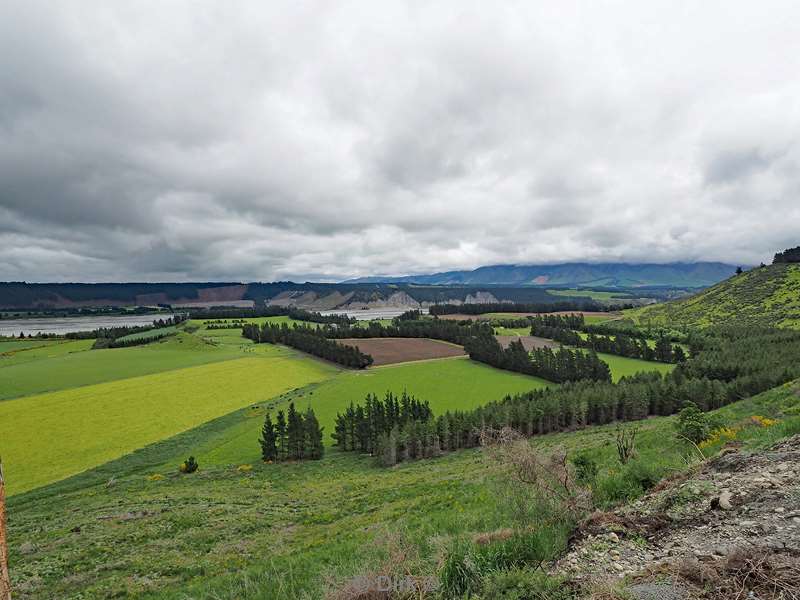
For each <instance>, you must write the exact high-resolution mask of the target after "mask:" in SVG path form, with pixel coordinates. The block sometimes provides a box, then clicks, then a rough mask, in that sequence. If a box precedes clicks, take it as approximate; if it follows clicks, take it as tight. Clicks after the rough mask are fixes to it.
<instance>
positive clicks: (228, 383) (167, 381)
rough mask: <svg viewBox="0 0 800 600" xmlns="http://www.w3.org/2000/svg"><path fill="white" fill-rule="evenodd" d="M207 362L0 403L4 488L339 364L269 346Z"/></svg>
mask: <svg viewBox="0 0 800 600" xmlns="http://www.w3.org/2000/svg"><path fill="white" fill-rule="evenodd" d="M273 349H274V353H273V355H272V356H269V355H266V354H262V355H258V356H253V357H249V358H240V359H237V360H229V361H224V362H219V363H215V364H210V365H204V366H198V367H190V368H186V369H178V370H172V371H168V372H165V373H158V374H154V375H146V376H142V377H131V378H128V379H120V380H118V381H112V382H108V383H101V384H97V385H88V386H83V387H78V388H74V389H68V390H64V391H60V392H54V393H50V394H43V395H40V396H32V397H26V398H18V399H14V400H8V401H5V402H2V403H0V422H2V423H12V424H13V427H6V428H4V431H3V438H2V455H3V461H4V465H5V469H6V473H7V475H8V482H9V483H8V490H9V493H11V494H15V493H20V492H24V491H26V490H29V489H32V488H34V487H37V486H40V485H44V484H47V483H51V482H53V481H57V480H59V479H63V478H64V477H68V476H69V475H73V474H75V473H78V472H80V471H83V470H85V469H88V468H91V467H94V466H97V465H99V464H102V463H104V462H106V461H108V460H111V459H114V458H117V457H119V456H122V455H123V454H126V453H128V452H132V451H133V450H135V449H137V448H140V447H142V446H144V445H147V444H151V443H153V442H156V441H158V440H161V439H164V438H167V437H170V436H173V435H175V434H176V433H179V432H181V431H185V430H187V429H190V428H192V427H196V426H197V425H200V424H201V423H204V422H206V421H208V420H210V419H213V418H215V417H218V416H220V415H224V414H226V413H229V412H231V411H234V410H236V409H238V408H241V407H243V406H247V405H249V404H253V403H256V402H259V401H262V400H265V399H268V398H272V397H273V396H276V395H278V394H281V393H283V392H285V391H287V390H291V389H294V388H297V387H302V386H305V385H308V384H309V383H313V382H318V381H322V380H324V379H326V378H328V377H331V376H333V375H334V374H335V373H336V372H337V369H335V368H333V367H331V366H329V365H326V364H323V363H322V362H320V361H316V360H313V359H310V358H302V357H299V356H295V355H288V351H287V350H285V349H282V348H277V347H273Z"/></svg>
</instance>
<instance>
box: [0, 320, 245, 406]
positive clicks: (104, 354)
mask: <svg viewBox="0 0 800 600" xmlns="http://www.w3.org/2000/svg"><path fill="white" fill-rule="evenodd" d="M245 341H247V342H248V343H250V342H249V340H245ZM93 343H94V340H81V341H79V342H67V343H64V344H60V345H58V346H49V347H47V348H39V349H36V350H26V351H24V352H21V353H19V354H32V353H36V356H32V357H30V358H31V360H27V361H24V362H20V361H17V362H16V364H15V363H14V361H8V362H7V361H6V360H4V359H2V358H0V400H7V399H9V398H18V397H21V396H31V395H34V394H42V393H45V392H54V391H59V390H65V389H69V388H75V387H79V386H84V385H94V384H98V383H104V382H108V381H114V380H116V379H126V378H129V377H138V376H140V375H150V374H154V373H160V372H163V371H170V370H173V369H181V368H185V367H193V366H198V365H203V364H208V363H212V362H218V361H223V360H231V359H234V358H241V357H242V356H243V354H242V350H241V349H240V348H238V347H236V348H233V347H227V346H214V345H211V344H207V343H205V342H203V341H202V340H200V339H199V338H197V337H195V336H192V335H188V334H183V333H181V334H178V335H177V336H171V337H170V338H169V339H166V340H161V341H158V342H154V343H152V344H148V345H146V346H134V347H131V348H111V349H104V350H90V348H91V345H92V344H93ZM69 347H72V348H73V351H71V352H63V351H62V350H65V349H68V348H69ZM16 356H18V355H15V357H16ZM9 362H10V363H11V364H9Z"/></svg>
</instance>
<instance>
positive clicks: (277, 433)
mask: <svg viewBox="0 0 800 600" xmlns="http://www.w3.org/2000/svg"><path fill="white" fill-rule="evenodd" d="M323 429H324V428H323V427H320V426H319V421H318V420H317V416H316V415H315V414H314V411H313V410H312V408H311V407H310V406H309V407H308V409H307V410H306V412H305V414H301V413H299V412H298V411H297V410H296V409H295V407H294V402H292V403H291V404H289V409H288V411H287V412H286V414H285V415H284V413H283V411H282V410H280V411H278V415H277V417H276V420H275V423H273V422H272V417H270V414H269V413H267V416H266V417H264V426H263V427H262V428H261V439H259V443H260V445H261V458H262V460H264V461H271V462H279V461H283V460H303V459H311V460H319V459H320V458H322V457H323V456H324V454H325V447H324V445H323V444H322V430H323Z"/></svg>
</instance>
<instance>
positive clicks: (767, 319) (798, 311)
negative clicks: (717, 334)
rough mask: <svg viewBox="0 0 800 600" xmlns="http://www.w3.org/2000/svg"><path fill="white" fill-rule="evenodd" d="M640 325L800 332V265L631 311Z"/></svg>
mask: <svg viewBox="0 0 800 600" xmlns="http://www.w3.org/2000/svg"><path fill="white" fill-rule="evenodd" d="M626 316H628V317H630V318H632V319H633V320H634V321H636V323H637V324H639V325H643V326H647V325H666V324H671V325H672V326H694V327H708V326H709V325H716V324H722V323H736V324H744V323H747V324H753V325H777V326H779V327H791V328H795V329H797V328H800V265H794V264H776V265H770V266H767V267H762V268H757V269H753V270H752V271H747V272H745V273H742V274H741V275H737V276H734V277H731V278H730V279H726V280H725V281H723V282H722V283H718V284H717V285H715V286H713V287H711V288H709V289H707V290H705V291H703V292H701V293H699V294H697V295H695V296H692V297H690V298H684V299H681V300H674V301H672V302H666V303H664V304H656V305H653V306H647V307H644V308H638V309H634V310H631V311H629V312H628V313H627V314H626Z"/></svg>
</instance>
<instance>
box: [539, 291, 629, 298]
mask: <svg viewBox="0 0 800 600" xmlns="http://www.w3.org/2000/svg"><path fill="white" fill-rule="evenodd" d="M547 293H548V294H551V295H553V296H570V297H572V298H591V299H592V300H614V299H619V298H630V297H631V295H630V294H628V293H627V292H599V291H595V290H579V289H574V288H573V289H567V290H565V289H558V290H547Z"/></svg>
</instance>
